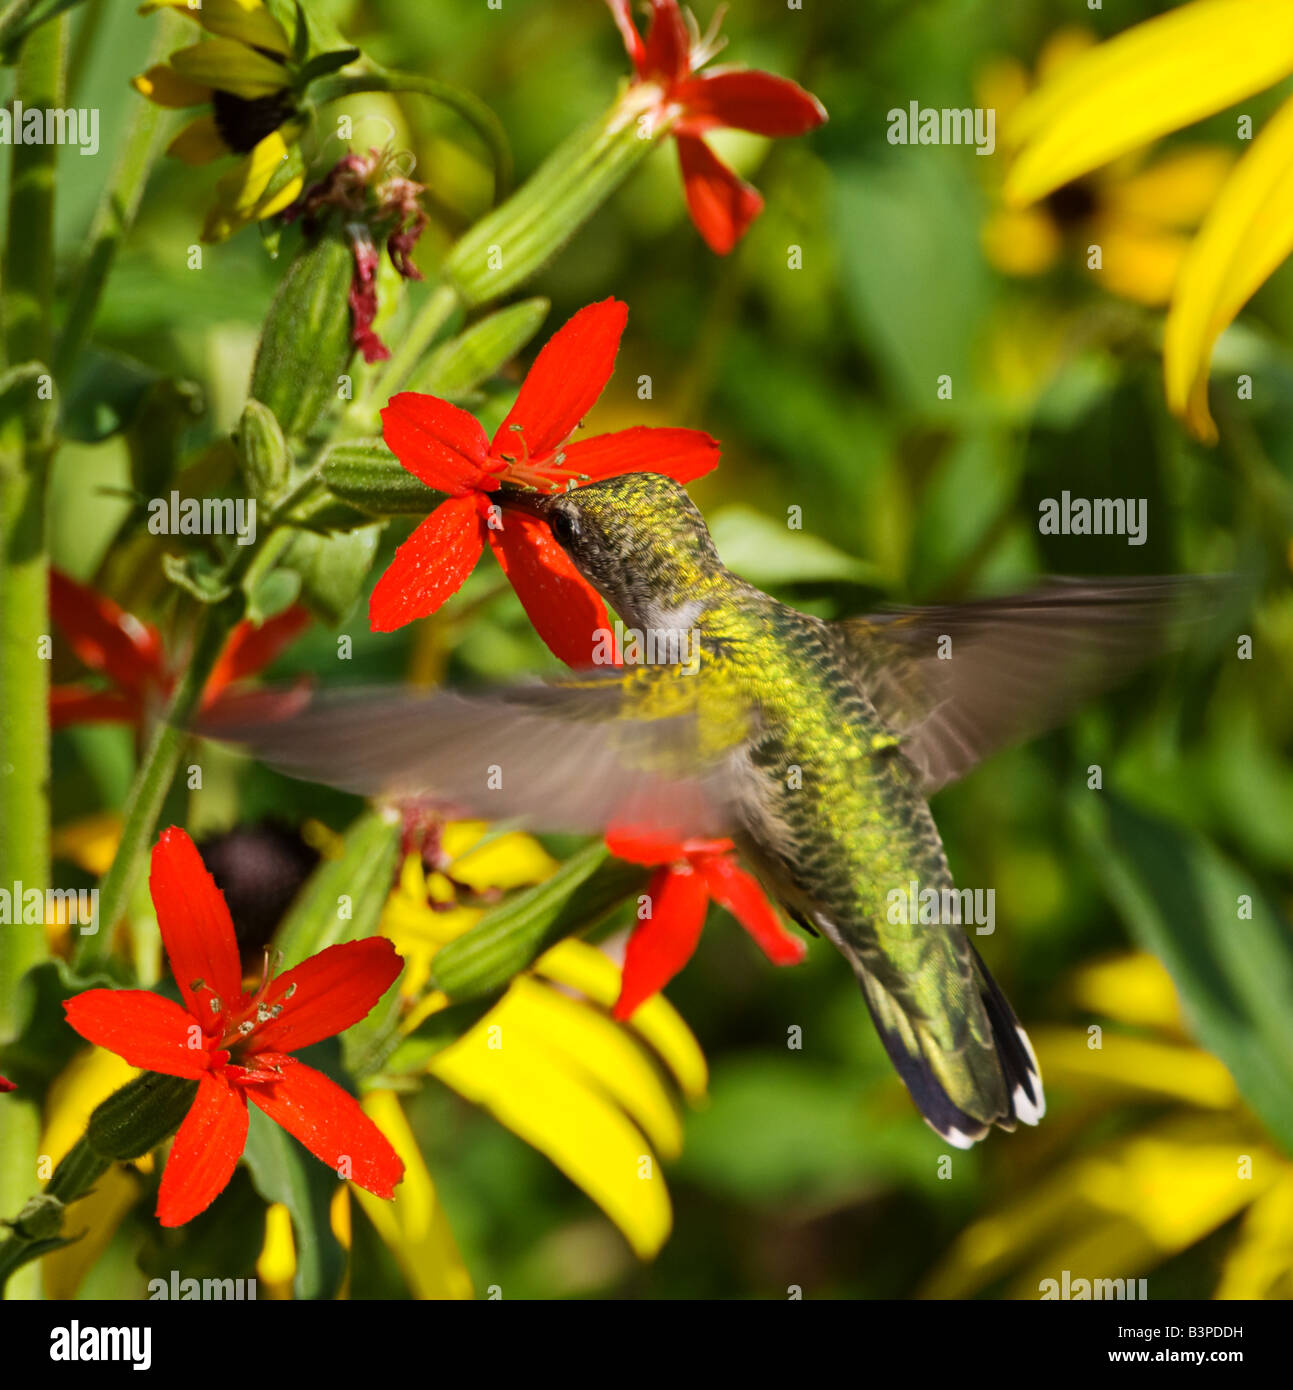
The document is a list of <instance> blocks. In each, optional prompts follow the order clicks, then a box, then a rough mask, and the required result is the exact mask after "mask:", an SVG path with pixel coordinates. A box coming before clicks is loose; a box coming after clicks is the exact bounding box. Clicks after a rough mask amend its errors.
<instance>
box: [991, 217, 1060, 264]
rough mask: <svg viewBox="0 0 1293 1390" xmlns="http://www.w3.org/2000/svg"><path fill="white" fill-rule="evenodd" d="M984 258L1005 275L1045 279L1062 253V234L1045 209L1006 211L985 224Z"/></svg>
mask: <svg viewBox="0 0 1293 1390" xmlns="http://www.w3.org/2000/svg"><path fill="white" fill-rule="evenodd" d="M980 237H981V240H982V242H983V254H984V255H985V256H987V258H988V260H989V261H990V262H991V263H992V264H993V265H994V266H996V268H997V269H998V270H999V271H1001V272H1002V274H1004V275H1041V274H1042V273H1043V271H1047V270H1049V269H1050V268H1051V266H1053V265H1054V264H1055V261H1056V258H1057V257H1058V256H1059V253H1060V232H1059V228H1058V227H1057V226H1056V225H1055V219H1054V218H1053V217H1051V215H1050V214H1049V213H1048V212H1047V211H1046V210H1045V209H1044V208H1017V209H1016V208H1002V209H1001V210H1000V211H998V212H994V213H993V214H992V215H991V216H990V217H989V218H988V220H987V221H986V222H985V223H984V224H983V230H982V232H981V233H980Z"/></svg>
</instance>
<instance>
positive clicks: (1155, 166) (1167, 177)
mask: <svg viewBox="0 0 1293 1390" xmlns="http://www.w3.org/2000/svg"><path fill="white" fill-rule="evenodd" d="M1234 167H1235V157H1234V155H1233V154H1232V153H1231V152H1230V151H1229V150H1227V149H1223V148H1222V147H1221V146H1220V145H1195V146H1193V147H1192V148H1190V149H1188V150H1178V151H1177V152H1175V153H1173V154H1167V155H1164V156H1163V157H1162V158H1161V159H1156V160H1155V161H1154V162H1153V163H1152V164H1150V165H1149V166H1148V167H1146V168H1144V169H1141V170H1140V171H1139V172H1137V173H1135V174H1131V175H1129V176H1128V177H1126V178H1121V179H1109V180H1107V181H1106V182H1104V183H1102V184H1101V186H1100V199H1101V202H1102V204H1103V210H1104V212H1105V213H1106V214H1107V215H1108V216H1109V217H1110V218H1114V219H1119V218H1125V219H1128V220H1130V221H1134V222H1138V223H1141V224H1143V225H1144V226H1147V227H1179V228H1192V227H1197V226H1198V225H1199V223H1200V222H1201V221H1202V220H1203V218H1204V216H1205V214H1206V213H1207V211H1208V209H1209V208H1211V207H1212V205H1213V203H1214V202H1215V201H1216V198H1217V194H1218V192H1219V191H1220V189H1221V186H1222V184H1223V183H1225V181H1226V177H1227V175H1228V174H1229V173H1230V171H1231V169H1233V168H1234Z"/></svg>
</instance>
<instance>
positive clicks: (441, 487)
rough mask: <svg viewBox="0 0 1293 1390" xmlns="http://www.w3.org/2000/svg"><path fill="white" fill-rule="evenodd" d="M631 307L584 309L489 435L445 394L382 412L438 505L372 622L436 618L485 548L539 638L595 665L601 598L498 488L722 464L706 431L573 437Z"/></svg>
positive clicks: (411, 397)
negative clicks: (508, 507)
mask: <svg viewBox="0 0 1293 1390" xmlns="http://www.w3.org/2000/svg"><path fill="white" fill-rule="evenodd" d="M627 320H628V308H627V306H626V305H624V304H621V303H620V302H619V301H618V300H615V299H605V300H603V301H602V302H601V303H600V304H590V305H588V306H587V308H584V309H581V310H580V311H579V312H578V313H577V314H576V315H575V316H574V317H573V318H572V319H571V320H570V321H569V322H568V323H567V324H566V325H565V326H564V327H563V328H562V329H561V330H560V331H559V332H557V333H555V334H553V336H552V338H551V339H549V341H548V342H547V343H546V344H545V346H544V348H543V351H542V352H540V353H539V355H538V357H537V358H536V360H535V363H534V366H533V367H531V368H530V372H529V375H528V376H527V377H526V378H525V381H524V382H523V383H522V385H521V390H520V394H519V395H518V396H517V398H516V404H515V405H514V406H513V407H512V409H511V411H510V412H509V414H508V416H507V419H506V420H504V421H503V423H502V424H501V425H500V426H499V428H498V431H497V432H496V433H495V435H494V438H493V440H492V441H491V440H490V439H489V437H488V436H487V435H486V433H485V431H484V430H483V429H482V428H481V426H480V424H479V422H478V421H477V420H476V419H475V417H474V416H472V415H469V414H468V413H467V412H466V411H465V410H462V409H460V408H459V407H458V406H456V405H452V404H450V402H448V401H445V400H441V399H440V398H439V397H438V396H427V395H420V394H418V393H417V392H414V391H404V392H401V393H400V394H399V395H397V396H394V397H392V399H391V401H390V404H389V405H387V406H386V408H385V409H384V410H383V411H382V430H383V434H384V435H385V439H386V443H387V445H388V446H389V448H390V449H391V452H392V453H394V455H395V456H396V458H398V459H399V461H400V463H401V464H402V465H403V466H404V467H405V468H406V469H407V470H408V471H409V472H410V473H412V474H413V475H414V476H415V477H417V478H420V479H421V480H422V482H424V483H426V484H427V486H428V487H432V488H435V489H437V490H438V491H440V492H447V493H448V494H449V500H448V501H446V502H442V503H441V504H440V505H439V506H438V507H437V508H436V509H435V511H433V512H432V513H431V515H430V516H429V517H427V519H426V520H425V521H424V522H423V523H422V524H421V525H420V526H419V527H418V528H417V530H416V531H414V533H413V534H412V535H411V536H410V537H409V539H408V540H407V541H405V542H404V544H403V545H402V546H400V548H399V549H398V550H397V551H396V552H395V559H394V560H393V561H392V562H391V565H390V567H389V568H388V569H387V571H386V573H385V574H383V575H382V577H381V579H379V580H378V582H377V586H376V588H375V589H374V590H373V596H372V600H371V602H370V603H369V608H368V616H369V621H370V623H371V625H372V629H373V631H374V632H391V631H393V630H394V629H395V628H398V627H402V626H403V625H404V624H405V623H407V622H410V621H412V620H413V619H414V618H424V617H426V616H427V615H428V614H430V613H434V612H435V611H436V609H437V608H439V607H440V605H441V604H442V603H443V602H444V601H445V599H447V598H448V597H449V596H450V595H451V594H453V593H455V592H456V591H457V590H458V589H459V588H460V587H461V586H462V583H463V581H464V580H465V579H466V578H467V576H468V575H469V574H470V573H471V571H472V570H473V569H474V568H475V565H476V561H477V560H479V559H480V556H481V553H482V551H483V550H484V548H485V544H486V542H488V544H489V546H490V548H491V549H492V550H493V552H494V554H495V556H496V557H497V558H498V562H499V564H500V565H502V567H503V572H504V573H505V574H506V575H507V577H508V578H509V579H510V580H511V581H512V587H513V588H514V589H515V590H516V592H517V595H518V596H519V598H520V600H521V603H522V604H523V605H524V607H525V611H526V612H527V613H528V614H529V617H530V621H531V622H532V623H533V624H534V626H535V628H536V630H537V631H538V633H539V636H540V637H542V638H543V640H544V641H545V642H546V643H547V644H548V646H549V647H550V648H551V649H552V651H553V652H554V653H555V654H556V655H557V656H559V657H560V658H561V660H562V661H564V662H566V663H567V665H570V666H575V667H581V666H587V665H589V664H590V658H591V655H592V634H593V632H594V630H595V629H597V628H606V627H608V626H609V619H608V617H607V613H606V605H605V604H604V603H603V602H602V600H601V598H600V596H599V595H598V594H597V593H596V591H595V590H593V589H592V588H591V587H590V586H589V584H588V583H587V581H586V580H584V578H583V577H582V576H581V575H580V574H579V572H578V570H576V569H575V567H574V565H573V564H572V563H571V561H570V560H569V558H568V557H567V555H566V553H565V551H564V550H562V549H561V547H560V546H559V545H558V544H557V543H556V541H555V540H554V539H553V538H552V534H551V532H550V531H549V530H548V527H547V524H546V523H545V522H542V521H539V520H538V519H536V518H534V517H530V516H526V515H523V514H520V513H515V512H513V513H509V514H508V516H507V519H506V525H504V524H503V521H502V517H501V514H500V512H499V510H498V508H496V507H495V506H493V505H492V503H491V497H490V494H491V493H493V492H495V491H496V490H497V489H498V488H499V486H500V485H501V484H502V483H504V482H508V483H515V484H519V485H520V486H523V487H533V488H540V489H542V490H544V491H557V490H559V489H561V488H565V487H568V486H574V485H577V484H578V483H580V482H592V481H595V480H596V479H599V478H609V477H613V476H614V475H616V474H618V473H633V472H639V471H640V472H649V473H666V474H668V476H669V477H671V478H674V479H676V480H677V481H678V482H680V483H686V482H690V481H691V480H692V479H693V478H699V477H700V476H701V475H702V474H704V473H708V472H709V471H710V469H711V468H713V467H714V466H715V465H716V464H717V463H718V455H719V449H718V444H717V443H716V442H715V441H714V440H713V439H711V438H710V437H709V435H707V434H703V433H701V432H700V431H699V430H681V429H662V428H652V427H649V426H637V427H635V428H633V429H627V430H618V431H616V432H615V433H613V434H603V435H598V436H596V437H595V438H592V439H583V440H579V441H578V442H576V443H571V442H570V438H571V435H573V434H574V432H575V430H577V429H578V428H579V424H580V422H581V421H582V420H583V418H584V415H585V414H586V413H587V412H588V411H589V410H591V409H592V407H593V405H594V404H595V403H596V401H597V399H598V397H599V396H600V395H601V394H602V391H603V390H604V389H605V386H606V383H607V382H608V381H609V380H610V377H611V373H612V372H613V371H614V369H615V357H616V354H617V353H618V351H619V345H620V338H621V337H622V336H623V333H624V326H625V323H626V322H627Z"/></svg>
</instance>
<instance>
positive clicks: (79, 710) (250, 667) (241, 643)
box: [49, 569, 310, 729]
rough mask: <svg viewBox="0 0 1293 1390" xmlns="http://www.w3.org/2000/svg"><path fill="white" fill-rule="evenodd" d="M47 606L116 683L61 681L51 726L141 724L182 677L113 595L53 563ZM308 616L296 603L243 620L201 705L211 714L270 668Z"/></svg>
mask: <svg viewBox="0 0 1293 1390" xmlns="http://www.w3.org/2000/svg"><path fill="white" fill-rule="evenodd" d="M49 608H50V616H51V617H52V618H53V619H54V622H55V623H56V624H57V625H58V627H59V628H60V629H61V630H62V633H63V636H64V637H66V639H67V641H68V643H69V644H70V646H71V648H72V650H73V651H74V652H75V653H76V655H77V657H78V658H79V659H80V660H81V662H82V663H83V664H84V665H85V666H87V667H89V669H90V670H91V671H94V672H96V673H97V674H100V675H104V676H106V677H107V678H108V681H109V682H110V684H111V686H112V687H113V688H112V689H110V690H97V689H91V688H90V687H89V686H85V685H58V686H55V687H54V688H53V689H52V690H51V691H50V697H49V717H50V723H51V725H52V726H53V727H54V728H55V729H61V728H65V727H66V726H67V725H69V724H88V723H116V724H132V725H134V727H135V728H136V729H139V728H142V727H143V725H144V724H145V723H146V722H147V721H148V719H150V718H151V717H152V716H153V715H155V714H157V713H158V712H159V711H160V710H161V708H162V706H163V705H164V704H165V703H166V701H167V699H169V697H170V694H171V691H172V690H173V689H174V688H175V682H176V679H177V674H176V672H174V671H173V670H172V669H171V668H170V666H169V665H168V663H167V660H166V653H165V652H164V651H163V650H162V639H161V634H160V633H159V632H158V631H157V629H156V628H155V627H153V626H152V624H151V623H145V622H142V621H141V620H140V619H139V618H136V617H135V616H134V615H133V614H132V613H127V612H126V611H125V610H124V609H122V608H120V607H118V605H117V604H115V603H114V602H113V601H112V600H111V599H110V598H107V597H106V596H105V595H103V594H99V593H96V592H95V591H94V590H93V589H90V588H87V587H86V586H85V585H84V584H78V583H77V582H76V580H75V579H69V578H68V576H67V575H65V574H61V573H60V572H59V571H58V570H53V569H52V570H50V572H49ZM309 621H310V615H309V614H308V613H307V612H306V611H305V609H304V608H302V607H300V605H296V606H294V607H292V608H288V609H287V610H286V611H285V612H282V613H279V614H278V615H277V616H276V617H273V618H270V619H269V620H268V621H267V622H265V623H262V624H261V626H260V627H256V626H255V625H254V624H253V623H250V622H248V621H246V620H244V621H243V622H240V623H239V624H238V625H237V627H235V628H234V630H233V631H232V632H231V633H230V634H229V640H228V642H226V643H225V647H224V650H223V651H222V652H221V653H220V657H219V660H218V661H217V662H216V665H215V669H214V670H213V671H212V672H211V678H210V679H209V680H208V681H207V683H206V687H205V689H204V690H203V692H202V708H203V710H204V711H207V712H210V710H211V709H212V707H213V706H214V705H216V704H217V703H218V702H219V700H220V698H221V696H222V695H224V694H225V692H226V691H227V690H228V688H229V687H230V686H231V685H233V684H234V683H235V682H236V681H240V680H245V679H246V678H247V677H248V676H253V675H255V674H256V672H258V671H262V670H264V668H265V667H266V666H268V665H269V664H270V663H271V662H272V661H274V659H275V658H276V657H277V656H278V655H279V654H280V653H281V652H282V651H283V650H284V648H286V647H287V646H288V645H289V644H290V643H291V642H292V640H293V639H294V638H295V637H296V636H297V634H298V633H299V632H300V631H301V630H302V629H303V628H304V627H305V626H306V625H307V624H308V623H309Z"/></svg>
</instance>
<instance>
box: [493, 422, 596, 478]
mask: <svg viewBox="0 0 1293 1390" xmlns="http://www.w3.org/2000/svg"><path fill="white" fill-rule="evenodd" d="M511 429H512V431H513V432H514V433H515V435H516V443H517V452H515V453H510V454H505V453H502V452H500V453H498V454H496V455H495V456H494V458H493V459H492V460H491V463H490V465H487V467H489V471H490V472H491V473H497V474H498V475H499V477H502V478H506V479H507V481H508V482H509V483H519V484H521V485H522V486H523V487H532V488H537V489H538V490H539V491H540V492H569V491H570V489H571V488H574V487H578V486H579V484H580V483H581V482H582V483H586V482H588V481H589V475H588V474H587V473H577V472H575V470H574V469H573V468H567V467H566V456H565V454H564V453H563V452H562V449H563V448H564V447H565V445H566V444H569V443H570V436H569V435H567V436H566V438H565V439H564V440H563V441H562V443H561V444H559V445H558V446H557V448H555V449H554V450H553V451H552V452H551V453H550V454H545V455H543V456H542V457H541V458H537V459H533V458H531V457H530V446H529V445H528V444H527V443H526V442H525V428H524V426H522V425H513V426H511ZM571 433H572V434H573V431H572V432H571Z"/></svg>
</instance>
